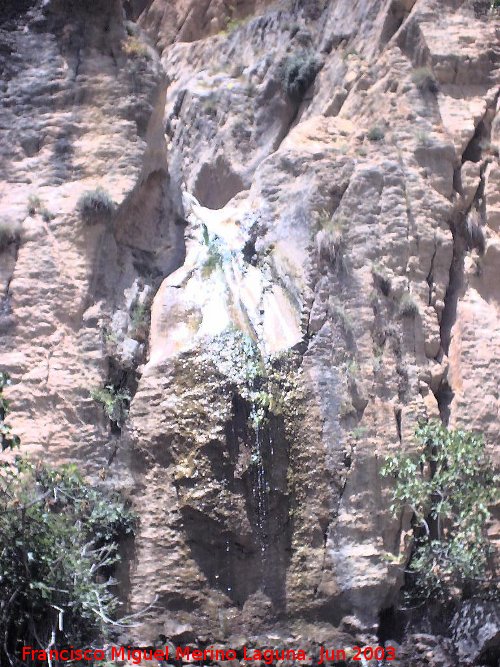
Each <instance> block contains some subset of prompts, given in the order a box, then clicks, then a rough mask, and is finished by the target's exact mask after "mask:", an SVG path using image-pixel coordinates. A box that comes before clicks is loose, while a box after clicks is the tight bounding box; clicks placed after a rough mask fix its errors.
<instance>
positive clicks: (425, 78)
mask: <svg viewBox="0 0 500 667" xmlns="http://www.w3.org/2000/svg"><path fill="white" fill-rule="evenodd" d="M411 80H412V81H413V83H414V84H415V85H416V87H417V88H418V89H419V90H420V91H421V92H425V91H427V90H428V91H429V92H431V93H437V91H438V85H437V82H436V79H435V77H434V72H433V71H432V70H431V68H430V67H418V68H417V69H415V70H413V72H412V75H411Z"/></svg>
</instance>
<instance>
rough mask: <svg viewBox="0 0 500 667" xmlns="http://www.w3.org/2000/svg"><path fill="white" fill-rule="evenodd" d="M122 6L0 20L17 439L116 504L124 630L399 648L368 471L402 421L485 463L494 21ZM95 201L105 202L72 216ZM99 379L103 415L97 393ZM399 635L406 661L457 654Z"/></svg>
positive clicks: (439, 6)
mask: <svg viewBox="0 0 500 667" xmlns="http://www.w3.org/2000/svg"><path fill="white" fill-rule="evenodd" d="M132 4H133V3H132ZM42 5H43V6H42ZM126 9H127V11H128V12H129V16H132V17H134V16H137V14H138V12H139V11H142V14H141V16H140V18H139V19H138V21H137V23H130V22H128V23H127V21H126V16H125V13H124V10H123V9H122V7H121V5H120V3H119V2H113V3H105V5H104V4H103V6H102V7H101V9H100V10H98V8H96V7H95V6H94V5H92V6H91V5H90V4H87V3H75V5H74V6H73V5H71V6H69V5H68V4H67V3H64V5H63V4H61V3H58V2H56V1H55V0H52V1H51V2H49V3H40V6H39V5H38V4H37V3H32V5H30V8H28V7H27V8H24V7H22V8H21V7H19V9H18V10H16V11H14V10H11V11H10V12H9V14H7V15H6V20H4V21H3V22H2V24H1V26H0V69H1V71H2V72H4V77H3V81H4V83H3V84H2V86H3V91H2V92H3V98H2V106H1V108H0V117H1V119H2V126H3V127H6V128H8V136H6V140H5V141H3V142H2V144H1V150H2V157H3V164H4V165H5V167H4V168H3V173H2V179H3V180H4V184H3V185H1V186H0V188H1V189H0V196H1V198H2V215H3V216H4V217H5V220H7V223H8V224H14V223H20V224H21V225H22V229H21V234H20V237H19V239H18V240H16V241H15V242H12V243H10V244H7V245H6V247H5V248H4V249H3V250H2V254H1V265H2V274H1V276H2V281H3V294H4V297H3V304H2V311H1V321H0V324H1V326H2V334H3V336H2V337H3V342H2V345H3V349H2V351H1V354H0V364H1V365H2V367H4V368H5V369H6V370H8V371H9V372H10V373H11V375H12V377H13V379H14V383H13V386H12V387H11V388H10V389H9V393H10V397H11V398H12V401H13V405H15V410H14V411H13V418H12V422H13V426H14V427H15V429H16V432H18V433H19V434H20V435H21V437H22V440H23V444H24V446H25V447H26V448H28V449H29V450H30V451H31V452H32V453H33V454H35V455H38V456H44V457H48V458H50V459H51V460H53V461H58V462H60V461H68V460H76V461H79V462H81V463H82V464H83V465H84V466H85V468H86V470H87V472H88V473H89V474H94V475H97V474H98V473H100V474H101V477H106V478H107V483H109V484H113V485H115V486H118V487H121V488H122V489H123V490H124V492H126V493H128V494H129V496H130V498H131V499H132V500H133V502H134V505H135V507H136V509H137V512H138V514H139V516H140V524H139V528H138V532H137V535H136V541H135V546H134V553H133V555H132V556H131V559H130V563H129V572H128V574H127V575H126V576H125V575H124V582H123V591H124V595H126V596H127V598H128V602H129V605H130V607H131V609H133V610H137V609H140V608H141V607H142V606H143V605H147V604H149V603H150V602H151V601H152V600H154V599H156V606H155V609H154V611H153V612H151V614H150V618H149V619H148V622H147V623H146V624H144V626H143V627H141V628H137V629H136V630H134V632H135V635H134V636H131V637H128V638H126V640H127V641H132V640H134V641H139V642H141V643H150V642H154V641H156V640H158V639H159V638H161V637H162V636H164V637H167V638H169V639H171V640H172V641H181V640H182V641H193V642H202V643H203V642H207V643H210V642H221V643H224V644H226V645H234V646H238V645H242V643H244V642H245V641H246V642H248V643H249V644H251V643H253V644H254V645H260V646H263V645H274V646H275V645H277V644H280V645H281V644H283V645H285V644H287V643H288V644H289V643H295V644H297V643H299V644H300V643H302V644H303V645H304V646H306V645H308V646H313V644H314V642H317V643H320V642H322V641H328V642H331V641H332V637H334V638H335V637H336V638H337V639H338V641H339V642H340V643H341V644H342V643H343V645H346V646H347V645H349V644H354V643H356V642H362V643H376V642H377V641H378V639H377V635H378V638H381V641H382V640H383V641H385V640H387V641H389V640H394V641H396V640H397V641H402V637H401V636H399V634H400V633H399V630H398V629H397V626H398V623H399V624H401V620H400V619H399V620H398V619H394V614H395V612H394V609H393V607H394V605H395V604H396V601H397V596H398V591H399V588H400V586H401V583H402V573H401V568H400V565H401V564H404V563H405V561H406V559H407V557H408V553H407V549H408V540H407V539H406V531H407V530H408V528H409V525H408V522H407V517H404V518H403V519H402V520H401V521H398V520H395V519H394V518H392V517H391V514H390V512H389V507H388V505H389V488H388V483H387V482H386V481H383V480H382V479H381V477H380V474H379V472H380V468H381V465H382V462H383V459H384V456H385V455H386V454H387V453H389V452H391V451H394V450H396V449H398V448H401V447H403V448H409V447H411V446H412V442H413V432H414V427H415V423H416V420H417V418H418V417H420V416H427V417H436V418H441V419H442V420H443V421H444V422H445V423H447V424H450V425H452V426H455V425H463V426H467V427H468V428H473V429H477V430H479V431H482V432H483V433H485V435H486V438H487V441H488V443H489V445H490V447H491V451H492V453H493V454H494V455H495V456H498V451H497V450H495V448H494V444H495V443H496V442H497V440H498V436H499V428H500V426H499V425H500V421H499V419H498V407H499V398H498V391H497V382H496V377H497V370H498V369H497V366H498V358H500V354H499V352H500V349H499V348H500V338H499V335H498V331H499V327H498V290H497V280H496V275H497V273H498V270H499V266H498V262H499V253H498V248H499V243H500V241H499V236H498V235H499V225H500V222H499V220H500V218H499V199H498V184H499V179H500V176H499V174H500V166H499V128H500V125H499V122H500V121H499V114H498V108H499V80H500V74H499V64H500V49H499V40H498V32H499V25H498V20H497V19H496V18H495V14H492V13H491V12H490V11H489V3H481V2H475V3H473V2H458V1H455V0H447V1H446V2H443V1H442V0H441V1H440V2H437V0H435V1H434V0H416V1H414V0H407V1H403V0H401V1H396V0H386V1H384V2H378V1H377V2H375V0H364V1H363V2H356V3H338V2H330V3H323V2H319V1H318V2H310V3H304V2H298V1H297V2H290V3H278V4H274V3H273V4H269V5H268V3H264V2H263V3H258V2H251V3H250V2H248V3H246V2H242V3H235V4H234V6H233V5H232V6H229V4H227V5H226V4H224V6H223V5H222V3H217V2H196V3H193V2H173V3H167V2H163V0H155V1H154V2H152V3H147V6H143V3H142V4H141V3H138V4H137V5H134V6H132V5H131V4H130V3H128V4H127V7H126ZM98 185H100V186H102V187H104V188H105V189H106V190H107V191H108V192H109V195H110V197H111V198H112V199H113V201H114V203H115V211H114V213H113V215H112V216H111V218H110V219H109V220H107V221H106V220H104V219H103V220H98V221H97V224H94V225H86V224H85V223H84V221H83V220H82V219H81V216H80V214H79V213H78V208H77V202H78V199H79V196H80V195H81V194H82V193H83V192H84V191H86V190H89V189H93V188H95V187H96V186H98ZM183 193H184V196H183ZM29 195H36V196H38V197H39V199H40V201H39V202H35V203H33V200H32V202H31V204H30V203H29V202H28V197H29ZM7 223H5V224H7ZM149 307H151V321H150V322H149V314H148V311H149ZM106 385H107V386H111V387H112V388H113V391H115V392H118V391H121V392H128V394H127V395H130V399H131V401H130V402H131V405H130V415H129V418H128V419H127V420H126V421H125V422H124V423H123V424H122V423H117V422H115V423H109V420H107V419H106V417H105V415H104V413H103V412H102V410H101V409H100V408H99V405H98V404H96V402H95V401H93V400H92V398H91V390H92V389H94V388H96V387H104V386H106ZM489 529H490V533H491V536H492V538H493V539H494V540H495V539H496V540H498V536H499V530H498V524H494V523H492V525H491V526H490V528H489ZM388 553H389V554H390V555H391V557H390V558H389V560H388V559H387V554H388ZM242 573H244V574H242ZM125 580H126V581H125ZM387 619H392V620H390V621H388V620H387ZM462 630H463V633H465V635H466V636H467V637H469V638H470V635H471V633H472V634H474V633H475V630H471V629H470V628H469V629H468V630H467V628H465V626H463V627H462V629H461V630H460V632H461V631H462ZM418 631H419V632H420V635H418V637H417V639H415V642H414V644H413V647H414V650H413V652H412V651H411V650H410V649H409V648H408V644H407V645H406V647H405V645H404V644H403V648H402V649H401V650H402V653H401V656H402V660H406V661H407V664H441V665H445V664H457V663H453V660H456V659H460V660H464V659H465V658H464V657H463V656H462V653H460V656H461V657H459V658H455V655H456V653H455V651H456V650H457V648H456V646H453V645H452V644H450V645H448V644H447V643H446V641H447V640H445V639H443V641H440V640H438V639H436V638H435V637H434V638H433V636H434V635H431V631H432V628H431V629H430V630H429V629H428V628H425V627H422V628H420V630H418ZM457 632H459V630H457ZM467 633H468V634H467ZM434 634H435V635H443V636H444V635H445V634H446V632H445V630H443V631H442V632H441V629H439V630H435V633H434ZM494 634H495V633H494V632H493V631H492V633H490V634H489V635H488V637H486V638H485V639H484V641H483V639H481V642H482V644H481V642H480V644H481V645H480V646H479V648H478V646H476V645H475V644H474V647H473V648H472V649H470V650H469V649H468V648H467V649H464V651H466V652H467V656H472V658H471V659H472V660H476V661H477V660H480V659H484V656H485V655H486V654H483V652H482V651H483V648H484V647H486V644H488V646H487V648H488V650H489V651H490V653H489V654H488V656H491V655H493V656H494V655H495V654H494V651H496V650H497V649H496V648H495V641H496V639H495V638H494ZM415 637H416V635H415ZM429 637H430V638H429ZM457 637H458V635H457ZM463 641H465V642H466V643H467V641H470V639H465V640H463ZM457 642H459V640H458V639H457ZM460 642H462V639H460ZM460 642H459V643H460ZM472 643H474V642H472ZM460 646H462V644H461V643H460ZM464 646H465V644H464ZM461 650H462V649H460V648H459V651H461ZM429 651H430V652H431V653H432V655H433V660H435V662H434V663H432V662H429V660H430V658H429V660H428V661H427V662H425V660H427V658H426V655H427V654H429V655H430V653H429ZM464 655H465V653H464ZM488 656H487V658H486V659H488V660H490V657H488ZM491 659H493V658H491ZM420 660H421V661H422V662H419V661H420ZM412 661H413V662H412ZM447 661H448V662H447ZM402 664H404V662H403V663H402ZM491 664H493V663H491Z"/></svg>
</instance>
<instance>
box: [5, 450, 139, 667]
mask: <svg viewBox="0 0 500 667" xmlns="http://www.w3.org/2000/svg"><path fill="white" fill-rule="evenodd" d="M133 526H134V519H133V516H132V514H131V513H130V511H129V510H128V509H126V507H125V505H124V503H123V502H122V501H121V500H120V499H119V498H118V497H117V496H110V495H108V494H105V493H103V492H101V491H99V490H97V489H95V488H93V487H92V486H91V485H89V484H88V483H86V482H85V481H84V480H83V478H82V477H81V476H80V474H79V473H78V471H77V469H76V466H62V467H60V468H58V469H55V468H50V467H48V466H46V465H44V464H40V463H38V464H36V463H32V462H30V461H28V460H26V459H22V458H21V457H18V458H17V459H16V462H15V463H14V464H7V463H4V464H3V465H2V466H1V468H0V535H1V536H2V537H1V540H0V547H1V548H0V582H1V584H0V609H1V610H2V614H1V616H0V633H1V635H2V639H3V642H2V647H1V648H0V660H1V664H6V665H7V664H11V665H14V664H19V665H20V664H21V663H20V662H19V661H17V660H16V656H19V655H20V654H21V648H22V646H23V645H26V644H27V645H31V646H34V647H38V648H40V649H46V648H47V647H48V646H52V647H55V646H56V645H59V646H61V645H67V644H69V643H73V644H76V645H77V646H79V647H82V646H85V645H88V644H89V643H90V642H91V641H92V640H95V639H96V638H99V637H103V636H105V634H106V628H109V627H110V625H112V621H111V618H112V617H113V615H114V613H115V611H116V609H117V607H118V602H119V601H118V599H117V598H116V596H115V595H114V594H113V593H112V591H111V586H112V585H113V583H114V582H113V580H112V578H111V575H112V572H113V566H114V565H115V564H116V563H117V561H118V560H119V557H118V541H119V538H120V537H121V536H123V535H126V534H130V533H132V532H133ZM23 664H24V663H23Z"/></svg>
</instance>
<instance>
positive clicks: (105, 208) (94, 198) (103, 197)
mask: <svg viewBox="0 0 500 667" xmlns="http://www.w3.org/2000/svg"><path fill="white" fill-rule="evenodd" d="M77 207H78V210H79V211H80V214H81V216H82V218H83V219H84V220H85V221H86V222H88V223H93V222H97V221H98V220H99V219H102V218H109V217H110V216H111V215H112V213H113V211H114V210H115V204H114V202H113V200H112V199H111V197H110V196H109V194H108V193H107V192H106V190H104V189H103V188H101V187H99V188H96V189H95V190H87V192H84V193H83V194H82V196H81V197H80V199H79V200H78V204H77Z"/></svg>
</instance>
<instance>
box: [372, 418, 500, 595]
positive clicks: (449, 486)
mask: <svg viewBox="0 0 500 667" xmlns="http://www.w3.org/2000/svg"><path fill="white" fill-rule="evenodd" d="M416 440H417V443H418V449H417V451H415V452H413V453H405V452H402V453H398V454H396V455H394V456H389V457H388V458H387V459H386V462H385V465H384V467H383V469H382V474H383V475H384V476H389V477H393V478H395V480H396V483H395V486H394V489H393V491H392V506H391V510H392V511H393V513H394V514H398V513H400V512H401V511H403V510H404V509H410V510H411V511H412V513H413V519H412V526H413V549H412V553H411V558H410V562H409V565H408V568H407V570H406V572H407V575H408V578H407V583H408V584H409V587H408V593H409V595H411V596H412V597H415V596H416V597H417V598H420V599H427V598H441V599H443V598H452V597H456V596H458V595H460V594H463V593H464V592H465V591H466V589H467V588H469V590H470V588H471V587H472V589H474V587H475V586H476V587H477V586H479V585H480V583H481V582H483V583H484V581H488V577H487V565H488V557H489V554H490V546H489V542H488V539H487V535H486V530H485V525H486V522H487V521H488V519H489V518H490V511H489V509H488V507H489V506H490V505H492V504H493V503H495V502H497V501H498V500H499V499H500V497H499V481H500V480H499V477H498V475H495V472H494V469H493V466H492V463H491V461H490V460H489V458H488V456H487V454H486V451H485V443H484V439H483V438H482V437H481V436H479V435H475V434H473V433H471V432H468V431H463V430H451V429H448V428H446V427H445V426H443V425H442V424H441V423H439V422H433V421H431V422H422V423H421V424H420V425H419V426H418V428H417V429H416Z"/></svg>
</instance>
